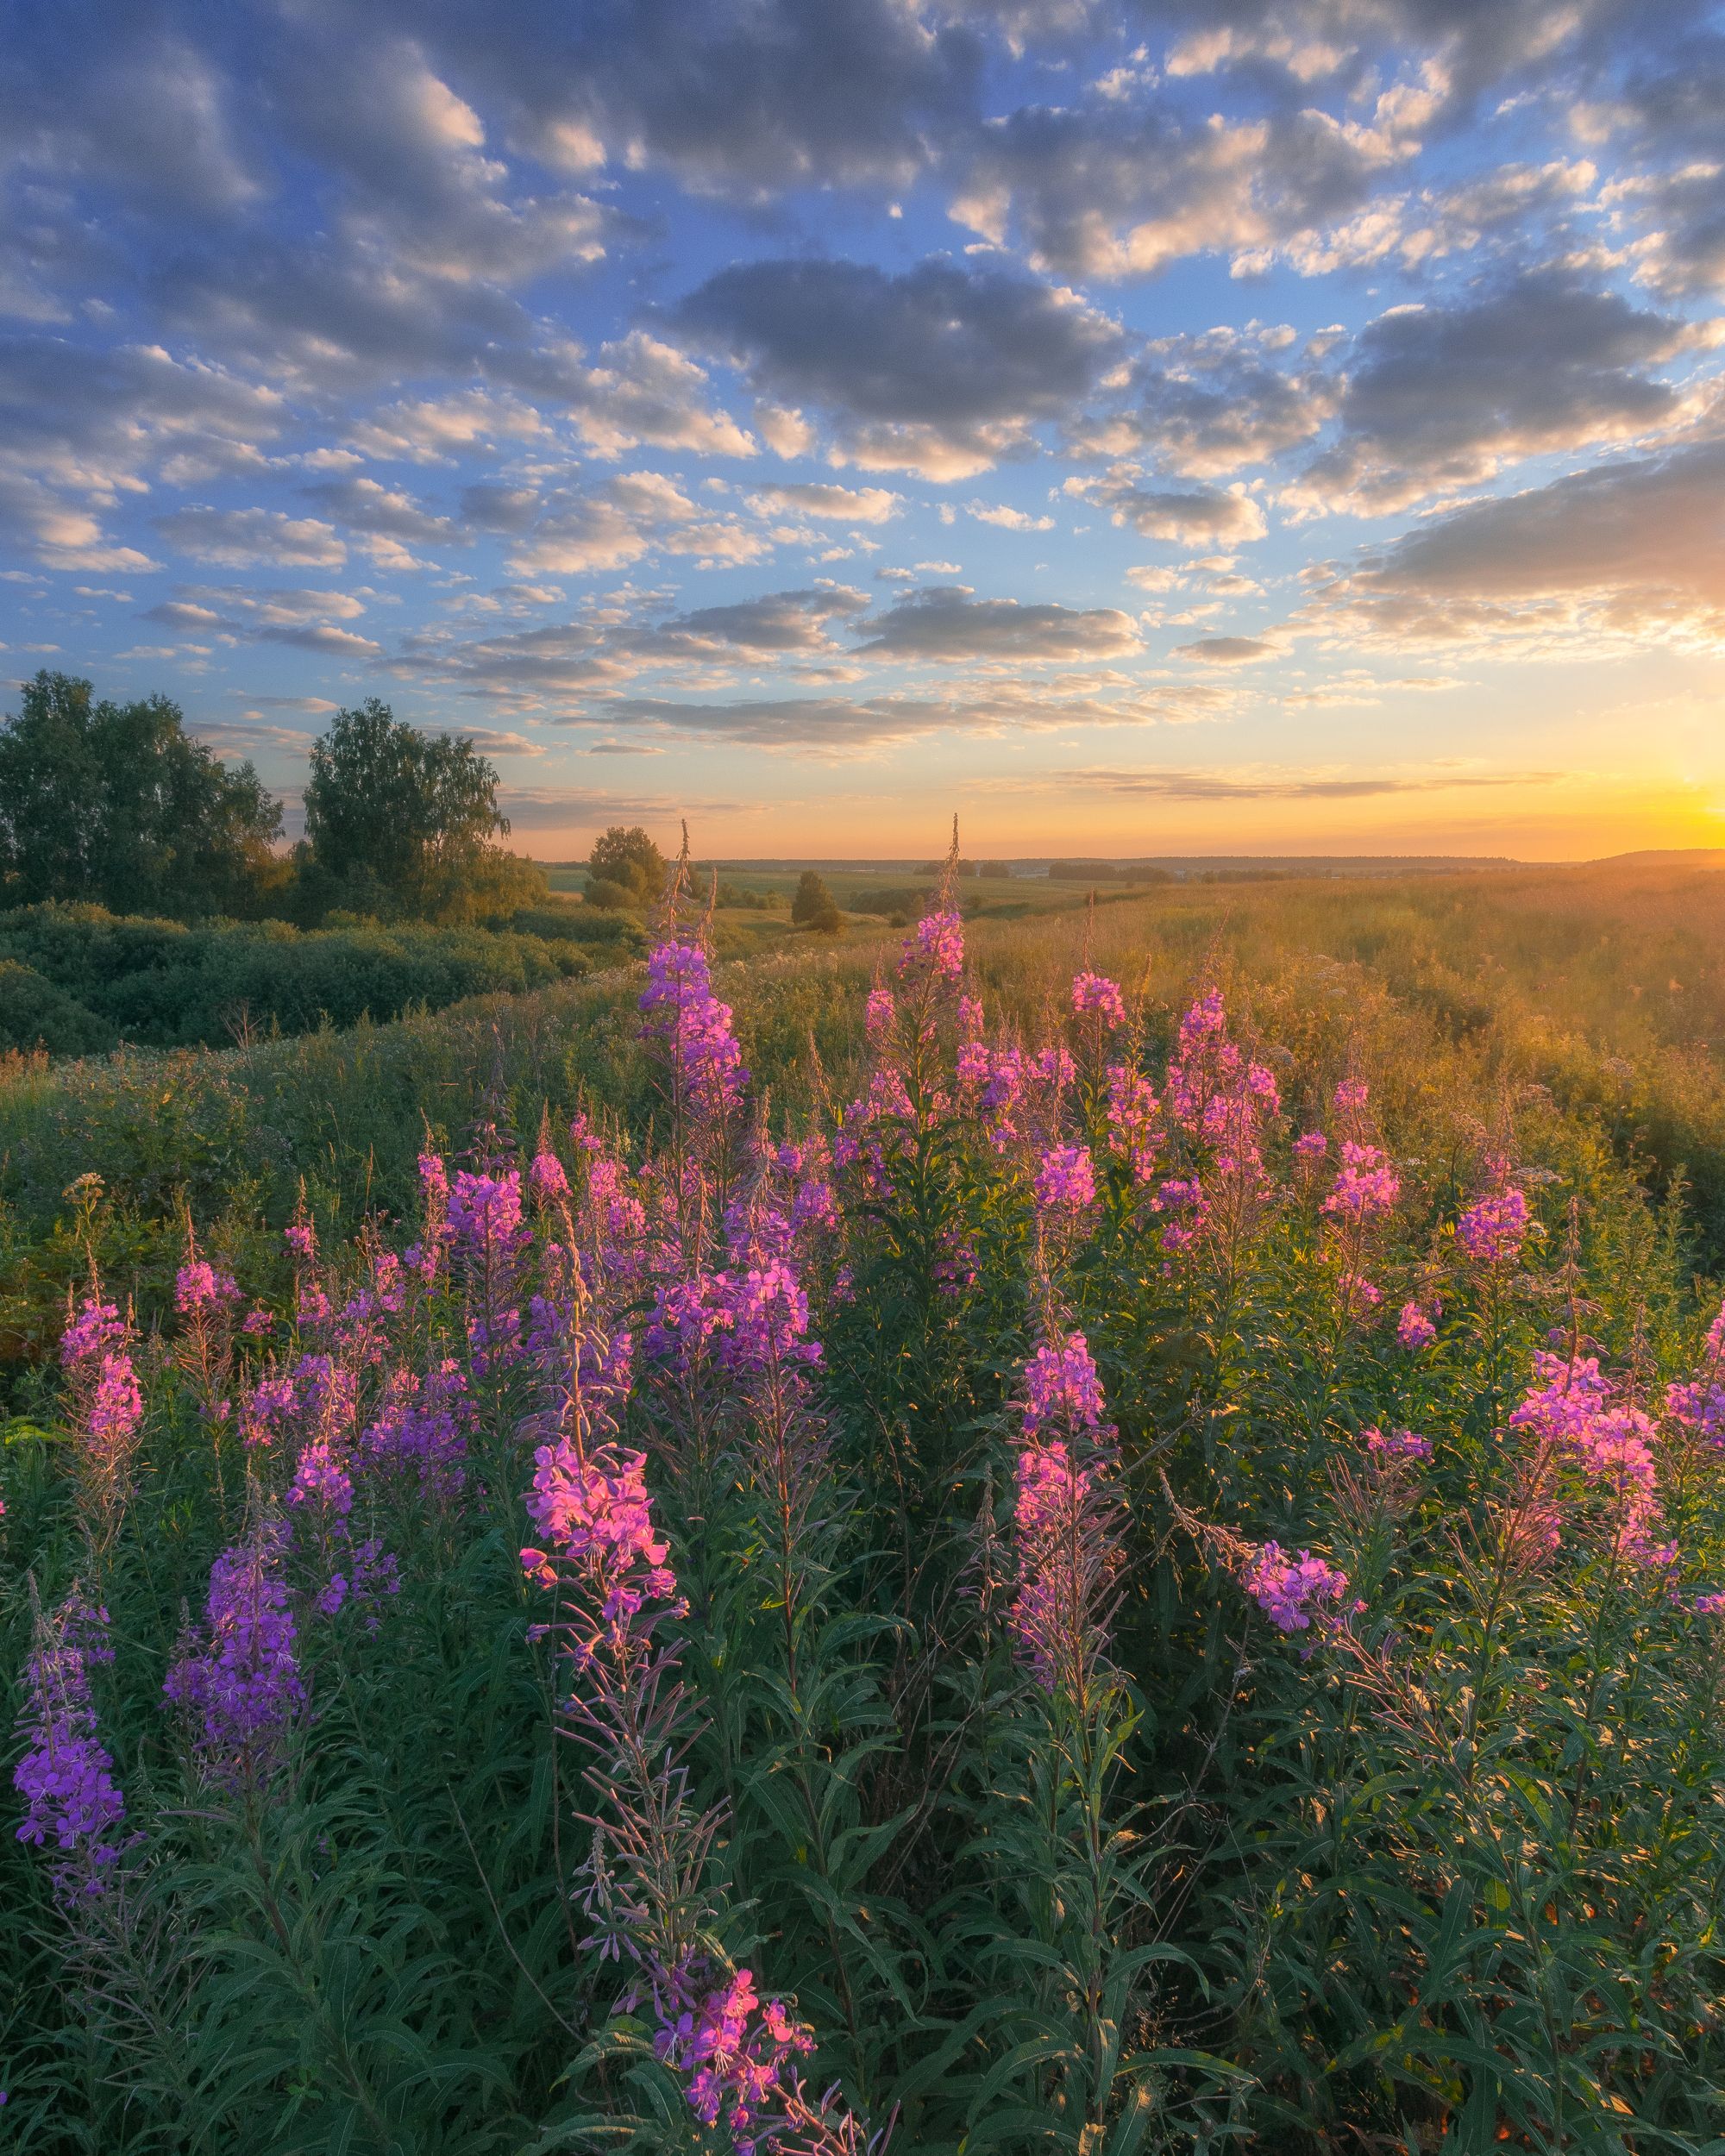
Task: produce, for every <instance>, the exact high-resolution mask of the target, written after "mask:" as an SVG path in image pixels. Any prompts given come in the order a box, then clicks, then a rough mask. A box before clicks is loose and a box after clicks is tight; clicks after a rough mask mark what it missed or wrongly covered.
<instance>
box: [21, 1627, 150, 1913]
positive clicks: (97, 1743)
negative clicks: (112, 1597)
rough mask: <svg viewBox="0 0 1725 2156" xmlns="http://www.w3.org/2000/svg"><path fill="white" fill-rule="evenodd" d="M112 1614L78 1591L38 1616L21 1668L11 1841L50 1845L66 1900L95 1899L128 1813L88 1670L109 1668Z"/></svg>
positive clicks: (57, 1883)
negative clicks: (18, 1799)
mask: <svg viewBox="0 0 1725 2156" xmlns="http://www.w3.org/2000/svg"><path fill="white" fill-rule="evenodd" d="M107 1625H108V1613H107V1611H106V1610H105V1609H94V1608H91V1606H90V1605H89V1604H88V1603H87V1602H85V1601H84V1600H83V1598H82V1597H81V1596H80V1595H78V1593H77V1592H76V1591H74V1592H73V1594H72V1595H71V1596H69V1597H68V1599H67V1600H66V1601H65V1602H63V1603H62V1604H61V1606H60V1608H59V1609H58V1610H56V1611H55V1612H54V1613H53V1614H52V1615H51V1616H39V1617H38V1619H37V1622H36V1634H35V1642H34V1646H33V1647H32V1649H31V1652H30V1657H29V1660H28V1663H27V1664H26V1665H25V1670H24V1708H23V1713H22V1716H21V1718H20V1720H19V1725H18V1733H19V1735H20V1736H21V1737H22V1739H23V1742H24V1747H25V1749H24V1755H23V1757H22V1758H21V1759H20V1760H19V1762H18V1764H17V1765H16V1768H15V1769H14V1770H13V1774H12V1785H13V1787H14V1788H15V1789H16V1790H17V1792H18V1794H19V1796H22V1798H23V1799H24V1802H25V1804H26V1806H27V1807H28V1808H27V1810H26V1812H25V1814H24V1818H23V1821H22V1824H21V1825H20V1827H18V1830H17V1839H19V1840H20V1841H23V1842H34V1844H36V1845H37V1846H41V1845H42V1844H43V1843H44V1842H47V1841H48V1840H49V1839H52V1840H53V1845H54V1846H55V1848H56V1849H58V1850H59V1851H60V1854H61V1857H62V1858H63V1859H65V1860H66V1861H63V1862H62V1863H61V1864H60V1866H59V1867H58V1869H57V1870H56V1871H55V1874H54V1883H55V1890H56V1892H57V1893H58V1894H59V1895H60V1898H61V1899H62V1900H63V1901H66V1902H72V1901H76V1900H78V1898H80V1897H81V1896H85V1895H90V1894H99V1893H100V1892H101V1891H102V1890H103V1884H104V1883H105V1875H106V1874H107V1873H108V1871H110V1870H111V1868H112V1866H113V1865H115V1864H116V1862H117V1860H118V1858H119V1855H120V1851H119V1846H118V1844H117V1842H116V1839H115V1833H116V1828H117V1827H119V1826H120V1824H121V1822H122V1820H123V1819H124V1818H125V1815H126V1802H125V1798H124V1797H123V1796H122V1794H121V1791H120V1788H119V1785H118V1783H116V1781H115V1779H114V1760H113V1757H112V1755H111V1754H110V1752H109V1751H108V1749H107V1747H106V1746H105V1745H103V1743H102V1740H101V1737H100V1735H99V1733H98V1730H97V1720H96V1709H95V1707H94V1705H93V1703H92V1702H91V1692H90V1665H91V1663H94V1662H111V1661H112V1660H113V1649H112V1648H111V1647H110V1645H108V1639H107Z"/></svg>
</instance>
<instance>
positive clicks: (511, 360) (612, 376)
mask: <svg viewBox="0 0 1725 2156" xmlns="http://www.w3.org/2000/svg"><path fill="white" fill-rule="evenodd" d="M487 365H488V367H489V369H490V371H491V373H492V374H493V375H494V376H496V377H497V379H499V380H502V381H506V382H508V383H510V384H511V385H512V386H513V387H515V388H517V389H519V390H521V391H523V392H525V393H526V394H527V395H529V396H533V397H538V398H543V399H545V400H547V401H549V402H551V403H554V404H556V405H557V406H558V407H559V408H560V409H561V411H565V412H567V414H568V417H569V419H570V420H571V422H572V423H573V424H574V428H575V430H576V432H577V433H578V434H579V435H580V437H581V439H582V441H583V442H586V445H587V447H588V448H589V449H591V450H592V451H593V454H594V455H595V456H599V457H606V458H611V457H618V456H621V455H622V454H624V451H625V450H629V449H633V448H639V447H640V446H641V445H642V444H643V442H644V443H646V444H647V445H648V446H649V448H655V449H686V450H692V451H693V452H694V453H695V454H697V455H699V456H735V457H750V456H754V455H756V454H757V445H756V442H755V441H754V439H753V437H752V436H750V434H749V433H748V432H747V430H746V429H743V428H742V427H740V426H738V425H737V422H736V421H735V420H734V419H733V418H731V416H730V414H729V413H728V412H725V411H720V410H718V408H716V407H715V406H714V404H712V398H711V392H712V379H711V378H710V376H709V375H708V373H707V372H706V368H705V367H698V366H697V365H696V364H695V362H694V361H693V360H691V359H689V358H688V357H687V355H686V354H683V353H681V352H679V351H677V350H676V349H675V348H674V347H673V346H671V345H668V344H666V343H664V342H662V341H661V340H660V339H659V338H657V337H655V336H650V335H648V333H647V332H646V331H645V330H644V329H631V330H630V331H629V333H628V334H627V335H625V336H622V337H619V338H618V339H617V340H616V341H615V342H612V343H609V344H605V345H601V346H600V348H599V365H598V366H597V367H588V366H587V365H586V364H585V362H584V358H583V354H582V351H581V348H580V345H578V344H568V343H556V342H553V343H549V344H548V343H541V344H538V345H536V346H534V347H532V348H529V349H524V350H518V351H513V352H507V351H506V352H499V353H493V354H491V355H490V357H489V359H488V361H487Z"/></svg>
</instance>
